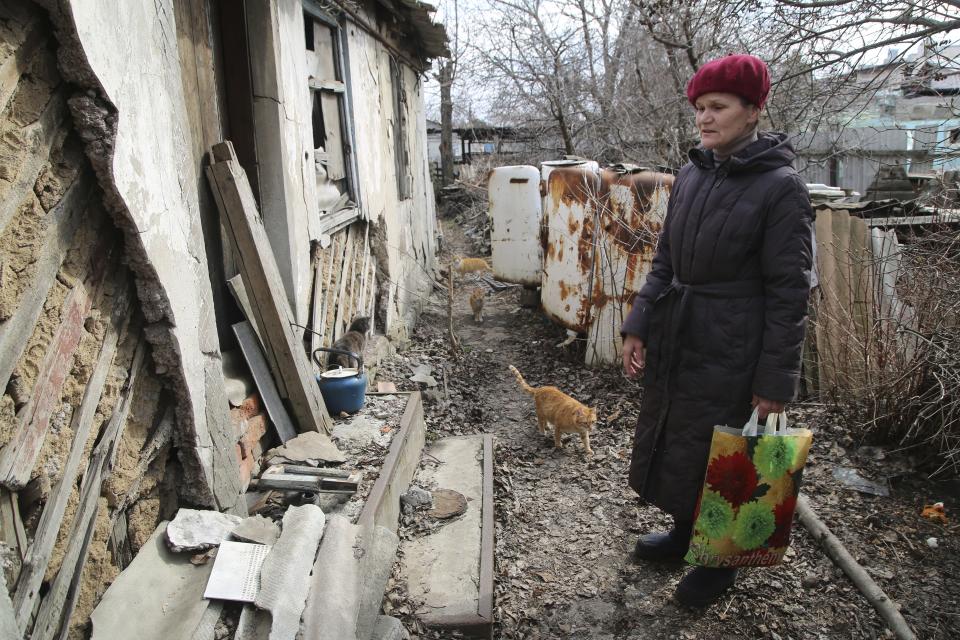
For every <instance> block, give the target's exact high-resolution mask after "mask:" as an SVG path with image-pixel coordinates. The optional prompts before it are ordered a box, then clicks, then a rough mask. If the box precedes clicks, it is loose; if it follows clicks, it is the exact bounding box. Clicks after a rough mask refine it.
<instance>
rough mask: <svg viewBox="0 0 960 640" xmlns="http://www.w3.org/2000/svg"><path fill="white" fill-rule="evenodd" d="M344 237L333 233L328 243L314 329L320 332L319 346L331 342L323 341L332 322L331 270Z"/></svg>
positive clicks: (341, 250) (332, 270)
mask: <svg viewBox="0 0 960 640" xmlns="http://www.w3.org/2000/svg"><path fill="white" fill-rule="evenodd" d="M345 237H346V234H341V233H338V234H334V235H333V236H332V239H331V243H330V251H329V252H330V256H329V259H328V261H327V268H326V270H325V271H324V275H323V314H322V316H321V317H320V328H319V329H317V330H316V331H317V333H319V334H320V336H319V337H318V338H317V339H318V340H319V341H320V342H319V343H318V344H317V346H319V347H322V346H325V344H328V345H329V344H333V340H328V341H327V342H326V343H324V342H323V340H324V338H326V337H327V332H328V331H329V329H330V326H331V325H332V324H333V322H332V321H331V320H330V316H331V315H332V311H333V303H334V293H333V291H332V282H333V272H334V266H335V265H336V264H337V257H338V256H340V255H342V254H343V241H344V239H345Z"/></svg>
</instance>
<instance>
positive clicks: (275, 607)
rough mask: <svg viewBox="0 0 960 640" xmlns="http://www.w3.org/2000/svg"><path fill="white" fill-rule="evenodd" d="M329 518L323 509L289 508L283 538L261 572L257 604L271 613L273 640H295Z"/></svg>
mask: <svg viewBox="0 0 960 640" xmlns="http://www.w3.org/2000/svg"><path fill="white" fill-rule="evenodd" d="M325 522H326V517H325V516H324V515H323V511H321V510H320V507H316V506H314V505H312V504H305V505H303V506H299V507H290V508H289V509H287V512H286V513H285V514H284V516H283V530H282V532H281V534H280V539H279V540H277V542H276V544H274V545H273V548H272V549H271V550H270V553H269V554H267V559H266V560H264V563H263V568H262V569H261V570H260V593H258V594H257V599H256V600H255V601H254V604H255V605H257V606H258V607H259V608H261V609H267V610H269V611H270V614H271V617H272V622H271V626H270V640H293V639H294V637H295V636H296V635H297V630H298V629H299V627H300V616H301V614H302V613H303V607H304V603H305V602H306V600H307V593H308V591H309V589H310V568H311V566H312V565H313V558H314V556H315V555H316V554H317V547H318V546H319V545H320V538H321V537H322V536H323V530H324V524H325Z"/></svg>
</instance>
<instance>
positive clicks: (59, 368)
mask: <svg viewBox="0 0 960 640" xmlns="http://www.w3.org/2000/svg"><path fill="white" fill-rule="evenodd" d="M91 304H92V300H91V296H90V294H89V292H88V291H87V287H86V286H85V285H84V284H83V283H81V282H78V283H77V284H76V285H75V286H74V288H73V290H72V291H71V292H70V293H69V295H68V296H67V299H66V301H65V302H64V305H63V314H62V321H61V323H60V326H59V327H57V330H56V332H55V333H54V335H53V339H52V340H51V341H50V346H49V347H48V348H47V353H46V355H45V356H44V359H43V363H42V365H41V366H40V375H39V376H38V377H37V382H36V384H35V385H34V388H33V392H32V393H31V395H30V400H29V401H28V402H27V404H26V405H25V406H24V407H23V409H21V410H20V411H19V412H18V414H17V428H16V429H15V430H14V432H13V437H12V438H10V441H9V442H8V443H7V445H6V446H5V447H4V448H3V451H0V484H2V485H3V486H5V487H7V488H8V489H12V490H14V491H16V490H18V489H22V488H23V487H25V486H26V484H27V483H28V482H29V481H30V473H31V472H32V471H33V467H34V465H35V464H36V462H37V458H38V457H39V456H40V450H41V448H42V447H43V442H44V440H45V439H46V437H47V430H48V429H49V427H50V418H51V417H52V416H53V413H54V411H55V410H56V409H57V408H58V407H59V406H60V395H61V392H62V389H63V383H64V381H66V379H67V376H68V375H69V374H70V370H71V369H72V368H73V354H74V353H75V352H76V350H77V347H78V346H79V345H80V339H81V338H82V337H83V333H84V328H83V323H84V322H85V321H86V319H87V316H88V315H89V314H90V307H91Z"/></svg>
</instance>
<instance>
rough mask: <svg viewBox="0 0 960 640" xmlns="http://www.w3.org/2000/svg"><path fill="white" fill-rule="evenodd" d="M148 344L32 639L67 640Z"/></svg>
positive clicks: (94, 467)
mask: <svg viewBox="0 0 960 640" xmlns="http://www.w3.org/2000/svg"><path fill="white" fill-rule="evenodd" d="M146 351H147V343H146V341H144V340H143V339H142V338H141V339H140V341H139V342H138V343H137V348H136V351H135V352H134V354H133V362H132V363H131V366H130V375H129V376H128V377H127V381H126V383H125V384H124V386H123V389H122V390H121V392H120V398H119V400H118V401H117V406H116V407H115V408H114V411H113V414H112V415H111V416H110V421H109V422H108V423H107V426H106V427H105V428H104V431H103V435H102V436H101V438H100V441H99V442H98V443H97V446H96V447H95V448H94V450H93V453H92V454H91V456H90V462H89V464H88V465H87V471H86V473H84V474H83V483H82V484H81V486H80V505H79V507H78V509H77V515H76V517H75V518H74V522H73V529H72V531H71V534H70V536H69V538H68V540H69V542H68V543H67V549H66V551H65V552H64V556H63V562H62V564H61V566H60V571H59V572H58V573H57V577H56V578H54V581H53V585H51V587H50V590H49V591H48V592H47V594H46V596H45V597H44V599H43V602H42V603H41V604H40V611H39V612H38V613H37V620H36V623H35V624H34V627H33V633H32V635H31V636H30V637H31V639H32V640H52V639H53V638H54V637H55V636H58V637H60V638H64V637H66V632H67V627H68V625H67V624H66V622H67V621H69V620H70V616H71V614H72V613H73V608H74V606H75V605H76V596H77V591H78V589H79V584H80V578H81V576H82V574H83V565H84V564H85V563H86V559H87V551H88V549H89V546H90V540H91V539H92V538H93V533H94V530H95V529H96V524H97V513H98V511H99V508H100V506H99V505H100V501H99V498H100V492H101V489H102V487H103V482H104V480H106V479H107V478H109V477H110V470H111V469H112V468H113V463H114V461H115V459H116V453H117V448H118V447H117V445H118V443H119V442H120V439H121V437H122V436H123V430H124V428H125V427H126V423H127V417H128V416H129V414H130V404H131V402H132V400H133V391H134V388H135V386H136V384H137V380H138V379H139V377H140V373H141V370H142V369H143V368H144V364H145V362H146Z"/></svg>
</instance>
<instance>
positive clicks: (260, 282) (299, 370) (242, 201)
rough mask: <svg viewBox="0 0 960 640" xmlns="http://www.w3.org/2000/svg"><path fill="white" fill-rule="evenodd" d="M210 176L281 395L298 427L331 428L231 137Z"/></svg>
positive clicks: (218, 151)
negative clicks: (294, 328)
mask: <svg viewBox="0 0 960 640" xmlns="http://www.w3.org/2000/svg"><path fill="white" fill-rule="evenodd" d="M207 178H208V180H209V181H210V186H211V188H212V190H213V194H214V198H215V199H216V201H217V206H218V207H219V209H220V215H221V217H222V219H223V225H224V227H225V229H226V232H227V235H228V236H229V237H230V239H231V242H232V244H233V248H234V249H235V257H236V259H237V263H238V266H239V268H240V275H242V276H243V282H244V284H245V285H246V288H247V295H248V296H249V299H250V307H251V311H252V314H253V318H251V320H254V319H255V322H254V324H255V325H256V326H257V327H258V328H259V329H260V330H261V331H262V332H263V336H262V337H263V351H264V355H265V356H266V359H267V363H268V364H269V365H270V370H271V371H272V372H273V375H274V378H275V381H276V383H277V388H278V390H279V392H280V395H281V396H282V397H283V398H286V399H287V400H288V402H289V404H290V412H291V414H292V415H293V418H294V420H295V421H296V423H297V429H298V431H300V432H301V433H303V432H306V431H318V430H320V429H321V428H322V429H323V430H324V431H325V432H327V433H329V432H330V429H331V426H332V424H331V420H330V415H329V414H328V413H327V408H326V406H325V405H324V404H323V398H322V397H321V396H320V389H319V387H318V386H317V384H316V382H315V381H314V377H313V368H312V367H311V366H310V361H309V359H308V357H307V354H306V352H305V351H304V349H303V346H302V345H301V343H300V340H299V338H298V337H297V335H296V333H295V332H294V330H293V327H292V325H291V321H292V314H291V312H290V305H289V303H288V302H287V296H286V294H285V293H284V289H283V282H282V280H281V279H280V271H279V269H278V268H277V263H276V260H275V259H274V256H273V251H272V249H271V248H270V241H269V239H268V238H267V233H266V230H265V229H264V227H263V220H262V219H261V218H260V215H259V213H258V212H257V206H256V202H255V201H254V199H253V192H252V191H251V190H250V183H249V182H248V181H247V176H246V173H244V171H243V168H242V167H241V166H240V163H239V162H238V161H237V155H236V153H235V152H234V150H233V145H232V144H231V143H230V142H221V143H220V144H217V145H214V147H213V150H212V152H211V164H210V166H208V167H207Z"/></svg>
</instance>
